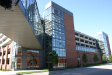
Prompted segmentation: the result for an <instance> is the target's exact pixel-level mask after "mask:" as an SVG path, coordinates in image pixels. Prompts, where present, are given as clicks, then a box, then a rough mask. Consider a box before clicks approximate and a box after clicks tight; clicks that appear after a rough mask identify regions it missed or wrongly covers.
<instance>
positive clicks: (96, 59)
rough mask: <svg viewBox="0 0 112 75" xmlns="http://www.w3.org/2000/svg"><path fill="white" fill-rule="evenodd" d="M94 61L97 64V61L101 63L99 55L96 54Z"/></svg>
mask: <svg viewBox="0 0 112 75" xmlns="http://www.w3.org/2000/svg"><path fill="white" fill-rule="evenodd" d="M93 60H94V62H95V63H96V62H97V61H99V58H98V56H97V54H94V57H93Z"/></svg>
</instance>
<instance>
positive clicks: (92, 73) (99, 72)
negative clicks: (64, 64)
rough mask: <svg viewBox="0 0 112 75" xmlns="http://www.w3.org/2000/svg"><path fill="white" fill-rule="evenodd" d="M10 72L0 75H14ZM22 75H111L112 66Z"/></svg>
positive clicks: (0, 74) (0, 73)
mask: <svg viewBox="0 0 112 75" xmlns="http://www.w3.org/2000/svg"><path fill="white" fill-rule="evenodd" d="M11 72H12V71H11ZM11 72H10V73H9V72H1V71H0V75H15V74H14V72H13V74H11ZM15 73H16V72H15ZM23 75H112V64H111V65H101V66H92V67H86V68H76V69H66V70H58V71H49V72H42V73H33V74H23Z"/></svg>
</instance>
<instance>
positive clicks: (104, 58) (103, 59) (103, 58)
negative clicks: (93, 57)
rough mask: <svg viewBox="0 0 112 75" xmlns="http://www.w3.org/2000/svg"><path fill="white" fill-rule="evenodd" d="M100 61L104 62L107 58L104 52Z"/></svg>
mask: <svg viewBox="0 0 112 75" xmlns="http://www.w3.org/2000/svg"><path fill="white" fill-rule="evenodd" d="M102 61H103V62H106V61H107V58H106V56H105V54H103V56H102Z"/></svg>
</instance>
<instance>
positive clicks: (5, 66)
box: [0, 43, 13, 69]
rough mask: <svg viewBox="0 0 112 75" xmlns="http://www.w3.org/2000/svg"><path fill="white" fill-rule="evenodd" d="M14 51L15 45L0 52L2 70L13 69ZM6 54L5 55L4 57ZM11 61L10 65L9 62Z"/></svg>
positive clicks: (0, 67)
mask: <svg viewBox="0 0 112 75" xmlns="http://www.w3.org/2000/svg"><path fill="white" fill-rule="evenodd" d="M12 50H13V43H11V44H10V45H8V46H6V47H5V48H3V49H1V50H0V53H1V56H0V57H1V58H0V60H1V61H0V69H11V64H12ZM8 51H10V54H9V58H8ZM4 53H5V55H4ZM7 59H9V64H8V60H7ZM3 60H4V61H3Z"/></svg>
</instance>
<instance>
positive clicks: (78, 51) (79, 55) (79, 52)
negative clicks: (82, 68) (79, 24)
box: [77, 50, 101, 65]
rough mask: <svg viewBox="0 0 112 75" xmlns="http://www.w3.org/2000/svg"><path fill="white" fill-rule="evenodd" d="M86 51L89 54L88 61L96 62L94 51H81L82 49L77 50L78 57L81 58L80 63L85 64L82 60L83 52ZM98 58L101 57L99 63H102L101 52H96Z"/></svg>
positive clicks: (89, 62) (90, 62)
mask: <svg viewBox="0 0 112 75" xmlns="http://www.w3.org/2000/svg"><path fill="white" fill-rule="evenodd" d="M84 53H86V55H87V58H88V62H87V64H94V60H93V57H94V54H95V53H94V52H87V51H86V52H85V51H80V50H77V58H80V60H79V65H84V62H83V60H82V56H83V54H84ZM96 54H97V56H98V58H99V61H98V62H97V63H101V53H96Z"/></svg>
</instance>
